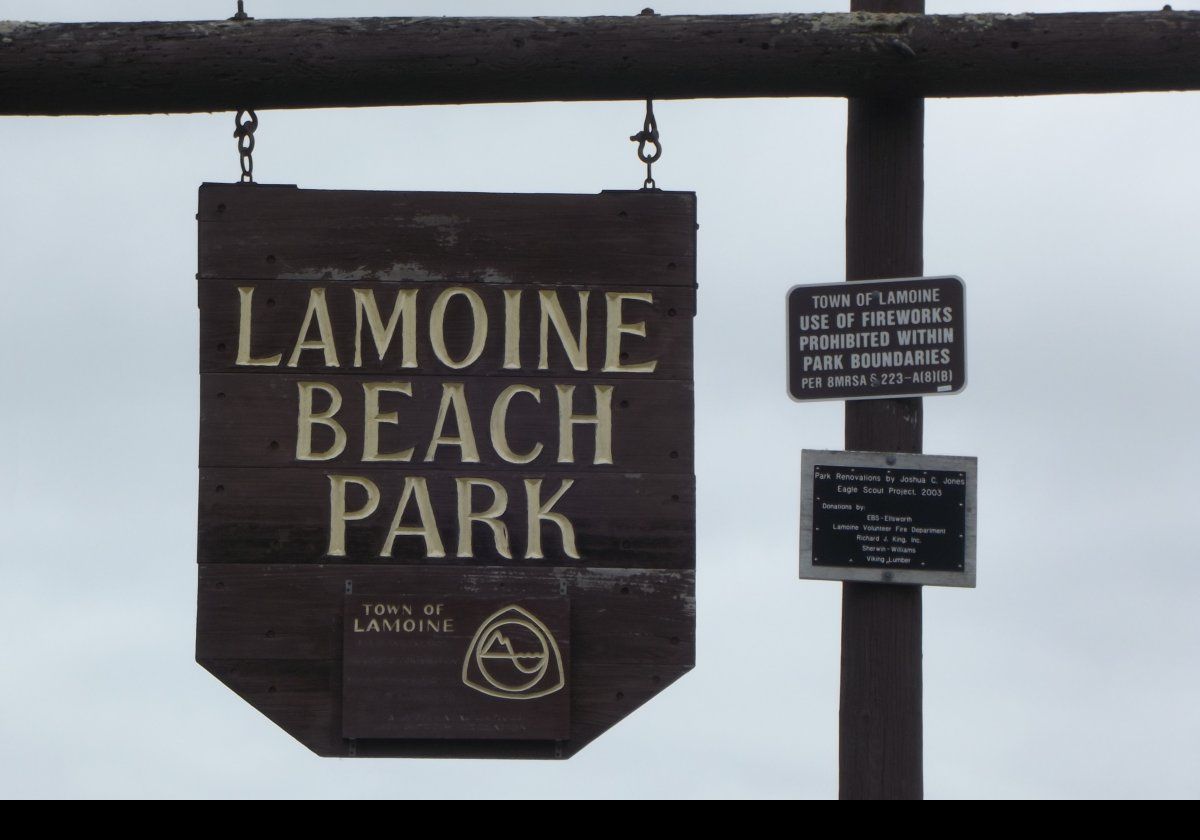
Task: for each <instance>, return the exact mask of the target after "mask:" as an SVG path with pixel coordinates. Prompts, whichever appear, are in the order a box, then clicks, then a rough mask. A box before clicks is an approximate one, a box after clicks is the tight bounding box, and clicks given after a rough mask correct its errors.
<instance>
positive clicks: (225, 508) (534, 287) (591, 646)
mask: <svg viewBox="0 0 1200 840" xmlns="http://www.w3.org/2000/svg"><path fill="white" fill-rule="evenodd" d="M197 218H198V219H199V226H200V236H199V245H200V247H199V263H200V265H199V273H198V275H197V278H198V282H199V305H200V374H201V375H200V476H199V479H200V483H199V526H198V540H197V559H198V562H199V596H198V608H197V634H196V658H197V661H199V662H200V663H201V664H202V665H203V666H204V667H205V668H207V669H208V670H209V671H210V672H212V673H213V674H214V675H215V676H216V677H217V678H218V679H220V680H221V681H222V682H224V683H225V684H226V685H227V686H229V688H231V689H232V690H233V691H235V692H236V693H237V694H238V695H240V696H241V697H242V698H243V699H245V700H246V701H247V702H249V703H250V704H252V705H253V706H254V707H255V708H257V709H258V710H260V711H261V712H262V713H263V714H264V715H266V716H267V717H268V718H270V719H271V720H272V721H274V722H275V723H277V724H278V725H279V726H280V727H282V728H283V729H285V730H286V731H287V732H288V733H290V734H291V735H292V736H294V737H295V738H296V739H298V740H299V741H300V742H301V743H303V744H304V745H305V746H307V747H308V748H309V749H311V750H313V751H314V752H316V753H318V754H320V755H332V756H431V757H479V758H484V757H511V758H562V757H568V756H570V755H572V754H574V753H575V752H577V751H578V750H579V749H581V748H582V747H583V746H584V745H586V744H587V743H588V742H590V741H591V740H592V739H593V738H595V737H596V736H598V735H599V734H601V733H602V732H604V731H605V730H606V729H608V728H609V727H611V726H613V725H614V724H615V723H616V722H617V721H619V720H620V719H621V718H622V717H624V716H625V715H627V714H629V713H630V712H631V711H633V710H634V709H635V708H637V707H638V706H639V705H640V704H642V703H644V702H645V701H647V700H648V699H650V698H651V697H652V696H653V695H655V694H657V693H658V692H659V691H661V690H662V689H663V688H665V687H666V686H667V685H669V684H670V683H671V682H673V681H674V680H676V679H677V678H678V677H680V676H681V675H682V674H684V673H686V672H687V671H688V670H689V669H690V668H691V667H692V665H693V661H694V653H693V650H694V639H695V597H694V595H695V476H694V467H693V461H694V458H693V449H694V446H693V401H692V382H693V378H692V318H693V316H694V314H695V311H696V282H695V278H696V275H695V268H696V263H695V253H696V251H695V237H696V233H695V232H696V204H695V195H694V194H692V193H672V192H657V191H655V192H605V193H601V194H599V195H490V194H481V193H401V192H364V191H324V190H300V189H296V188H295V187H286V186H264V185H243V184H238V185H221V184H206V185H204V186H202V187H201V188H200V206H199V214H198V217H197Z"/></svg>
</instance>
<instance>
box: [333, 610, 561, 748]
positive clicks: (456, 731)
mask: <svg viewBox="0 0 1200 840" xmlns="http://www.w3.org/2000/svg"><path fill="white" fill-rule="evenodd" d="M342 632H343V636H342V640H343V641H342V644H343V669H344V670H343V674H342V735H343V736H345V737H346V738H355V739H357V738H485V739H490V738H521V739H531V738H532V739H548V740H554V741H565V740H566V739H567V738H568V737H570V734H571V728H570V724H571V702H570V700H571V692H570V688H569V686H568V668H569V666H570V662H571V656H570V654H571V650H570V601H569V600H568V599H567V598H561V597H560V598H516V599H510V598H503V597H499V598H478V597H475V598H472V597H463V596H461V595H458V594H456V593H451V594H448V595H435V596H433V597H429V596H415V597H414V596H411V595H381V596H380V595H356V594H347V595H346V601H345V619H344V623H343V628H342Z"/></svg>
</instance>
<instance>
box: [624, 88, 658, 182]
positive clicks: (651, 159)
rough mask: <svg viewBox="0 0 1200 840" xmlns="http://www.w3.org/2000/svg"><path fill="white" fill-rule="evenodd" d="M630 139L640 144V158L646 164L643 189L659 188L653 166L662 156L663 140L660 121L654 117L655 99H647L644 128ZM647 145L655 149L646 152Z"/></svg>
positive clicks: (638, 152) (638, 153)
mask: <svg viewBox="0 0 1200 840" xmlns="http://www.w3.org/2000/svg"><path fill="white" fill-rule="evenodd" d="M629 139H630V140H632V141H633V142H635V143H637V144H638V150H637V155H638V160H640V161H641V162H642V163H644V164H646V180H645V181H643V182H642V189H643V190H656V189H658V186H657V185H656V184H655V183H654V172H653V166H654V164H655V162H657V161H658V159H659V158H660V157H662V142H661V141H660V140H659V139H658V122H657V121H656V120H655V119H654V100H653V99H647V100H646V120H645V122H644V123H643V124H642V130H641V131H639V132H638V133H637V134H635V135H633V136H632V137H630V138H629ZM647 145H651V146H653V147H654V151H653V152H651V153H650V154H647V153H646V146H647Z"/></svg>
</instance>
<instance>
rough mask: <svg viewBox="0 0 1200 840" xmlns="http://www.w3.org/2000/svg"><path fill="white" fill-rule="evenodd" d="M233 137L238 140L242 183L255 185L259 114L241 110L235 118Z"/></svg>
mask: <svg viewBox="0 0 1200 840" xmlns="http://www.w3.org/2000/svg"><path fill="white" fill-rule="evenodd" d="M233 124H234V129H233V136H234V137H236V138H237V144H238V157H239V158H240V163H241V165H242V183H243V184H253V183H254V132H255V130H256V129H257V128H258V114H256V113H254V111H252V110H250V109H242V110H239V111H238V112H237V113H236V114H235V115H234V117H233Z"/></svg>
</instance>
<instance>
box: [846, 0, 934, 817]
mask: <svg viewBox="0 0 1200 840" xmlns="http://www.w3.org/2000/svg"><path fill="white" fill-rule="evenodd" d="M850 9H851V11H856V12H916V13H923V12H924V11H925V2H924V0H851V4H850ZM896 49H897V50H899V51H901V52H903V51H904V46H903V45H902V44H899V43H898V44H896ZM924 130H925V103H924V100H922V99H851V100H850V101H849V119H848V127H847V141H846V279H847V280H869V279H877V278H881V277H917V276H920V275H921V274H922V270H923V264H922V262H923V261H922V229H923V218H922V217H923V210H924ZM846 449H848V450H867V451H894V452H920V451H921V400H920V399H905V400H860V401H857V402H847V403H846ZM839 726H840V733H839V773H838V778H839V790H840V797H841V798H842V799H921V798H922V797H923V796H924V779H923V768H922V754H921V752H922V721H921V587H919V586H902V585H890V584H875V583H844V584H842V688H841V710H840V720H839Z"/></svg>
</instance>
